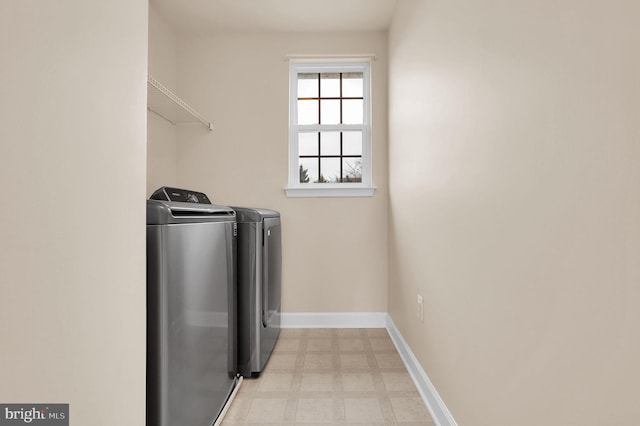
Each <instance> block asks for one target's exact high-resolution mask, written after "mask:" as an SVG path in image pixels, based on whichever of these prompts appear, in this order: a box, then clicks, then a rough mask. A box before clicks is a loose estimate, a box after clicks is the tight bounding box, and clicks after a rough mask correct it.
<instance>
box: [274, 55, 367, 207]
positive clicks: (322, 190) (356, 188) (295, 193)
mask: <svg viewBox="0 0 640 426" xmlns="http://www.w3.org/2000/svg"><path fill="white" fill-rule="evenodd" d="M370 65H371V64H370V62H369V61H344V60H339V61H331V60H328V59H327V60H325V61H323V62H321V63H319V62H308V61H304V62H297V61H291V63H290V75H289V185H288V187H286V188H285V194H286V195H287V197H371V196H373V193H374V191H375V189H376V187H375V186H373V184H372V169H371V77H370V75H371V73H370V68H371V66H370ZM344 72H362V75H363V86H364V87H363V108H364V111H363V124H335V125H327V124H310V125H299V124H298V85H297V83H298V74H301V73H344ZM331 130H336V131H348V130H361V131H362V182H345V183H300V170H299V161H298V160H299V158H298V134H299V133H300V132H301V131H311V132H313V131H331Z"/></svg>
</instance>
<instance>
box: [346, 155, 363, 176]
mask: <svg viewBox="0 0 640 426" xmlns="http://www.w3.org/2000/svg"><path fill="white" fill-rule="evenodd" d="M342 181H343V182H362V159H361V158H343V159H342Z"/></svg>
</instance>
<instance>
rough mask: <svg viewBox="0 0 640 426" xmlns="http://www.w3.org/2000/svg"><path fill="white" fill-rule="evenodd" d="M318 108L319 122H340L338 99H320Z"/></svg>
mask: <svg viewBox="0 0 640 426" xmlns="http://www.w3.org/2000/svg"><path fill="white" fill-rule="evenodd" d="M314 102H315V101H314ZM320 109H321V111H320V114H321V118H320V120H321V121H320V124H339V123H340V101H338V100H335V101H328V100H326V99H323V100H322V101H320ZM316 123H317V121H316Z"/></svg>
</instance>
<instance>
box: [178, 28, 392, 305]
mask: <svg viewBox="0 0 640 426" xmlns="http://www.w3.org/2000/svg"><path fill="white" fill-rule="evenodd" d="M386 38H387V37H386V33H365V34H351V33H345V34H223V35H219V36H215V37H210V38H195V37H187V38H182V39H179V43H178V91H179V93H180V95H181V96H182V97H183V98H184V99H185V100H188V101H189V103H190V104H191V105H192V106H193V107H194V108H195V109H197V110H198V111H200V112H201V113H202V114H203V115H204V116H205V117H208V118H209V119H210V120H212V121H213V123H214V127H215V128H214V130H213V131H212V132H208V131H207V130H206V129H204V128H202V127H200V128H180V129H179V130H178V135H179V136H178V144H179V146H178V175H179V182H180V185H182V186H183V187H187V188H194V189H199V190H201V191H203V192H205V193H207V194H209V195H210V196H211V197H212V198H213V200H214V202H216V203H220V204H226V205H241V206H252V207H264V208H271V209H275V210H278V211H280V212H281V214H282V221H283V245H284V248H283V290H282V291H283V293H282V309H283V311H285V312H342V311H354V312H367V311H378V312H380V311H381V312H385V311H386V310H387V164H386V151H387V140H386V138H387V127H386V121H387V109H386V105H387V91H386V84H387V58H386V51H387V44H386ZM309 53H311V54H349V53H375V54H376V55H378V60H377V61H375V62H373V64H372V81H373V95H372V96H373V113H372V114H373V116H372V120H373V182H374V184H375V185H377V186H378V189H377V191H376V193H375V195H374V196H373V197H372V198H348V199H336V198H315V199H310V198H304V199H300V198H286V197H285V195H284V193H283V188H284V187H285V186H286V185H287V173H288V168H287V167H288V166H287V161H288V114H289V109H288V99H289V98H288V96H289V86H288V84H289V83H288V82H289V73H288V69H289V64H288V62H287V61H285V59H284V57H285V55H286V54H309Z"/></svg>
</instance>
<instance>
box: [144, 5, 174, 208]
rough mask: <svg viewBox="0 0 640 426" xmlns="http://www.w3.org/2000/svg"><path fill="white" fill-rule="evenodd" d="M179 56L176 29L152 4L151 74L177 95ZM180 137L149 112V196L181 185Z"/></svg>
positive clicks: (150, 29)
mask: <svg viewBox="0 0 640 426" xmlns="http://www.w3.org/2000/svg"><path fill="white" fill-rule="evenodd" d="M176 55H177V51H176V36H175V34H174V33H173V30H172V29H171V27H170V26H168V25H167V23H166V22H165V20H164V19H163V17H162V16H161V15H160V14H159V13H158V12H157V11H156V10H155V8H154V7H153V6H151V5H149V57H148V60H149V74H150V75H151V76H152V77H153V78H155V79H156V80H158V81H159V82H160V83H162V85H163V86H165V87H166V88H168V89H169V90H171V91H173V92H174V93H175V92H176V91H177V90H176V83H177V75H176V73H177V61H176ZM152 90H154V89H152ZM177 137H178V135H177V129H176V126H174V125H173V124H171V123H170V122H168V121H167V120H165V119H164V118H162V117H160V116H159V115H157V114H155V113H152V112H149V113H147V141H148V142H147V196H150V195H151V194H152V193H153V191H155V190H156V189H158V188H159V187H161V186H177V179H178V170H177V168H178V163H177V158H176V155H177Z"/></svg>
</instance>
